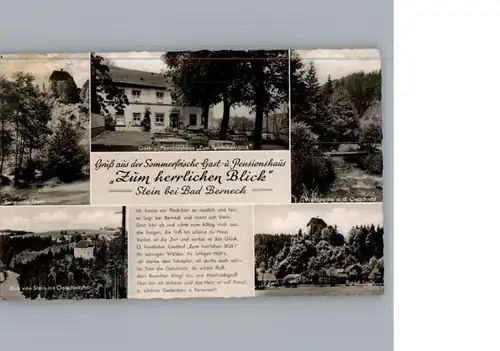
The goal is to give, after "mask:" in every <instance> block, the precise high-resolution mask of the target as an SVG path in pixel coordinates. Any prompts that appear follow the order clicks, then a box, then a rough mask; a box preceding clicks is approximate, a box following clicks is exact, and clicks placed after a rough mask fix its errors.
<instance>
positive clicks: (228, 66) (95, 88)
mask: <svg viewBox="0 0 500 351" xmlns="http://www.w3.org/2000/svg"><path fill="white" fill-rule="evenodd" d="M91 57H92V79H91V102H92V103H91V110H92V117H91V118H92V132H91V133H92V142H91V144H92V146H91V147H92V153H91V165H92V166H91V173H92V186H91V187H92V203H93V204H99V205H113V204H122V203H125V204H145V205H148V204H149V205H161V204H165V203H175V204H196V203H255V202H263V203H269V202H276V201H289V199H290V196H291V195H290V189H291V186H290V151H289V136H290V130H289V121H290V109H289V103H290V99H289V91H290V81H289V73H290V71H289V69H290V62H289V50H267V51H266V50H254V51H251V50H246V51H235V50H220V51H208V50H202V51H181V52H156V53H154V52H129V53H107V54H104V53H92V54H91ZM193 151H195V152H193Z"/></svg>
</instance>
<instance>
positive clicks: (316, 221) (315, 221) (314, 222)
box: [307, 217, 326, 227]
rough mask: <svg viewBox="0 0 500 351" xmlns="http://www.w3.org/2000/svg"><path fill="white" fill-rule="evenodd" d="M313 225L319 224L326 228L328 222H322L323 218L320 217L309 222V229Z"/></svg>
mask: <svg viewBox="0 0 500 351" xmlns="http://www.w3.org/2000/svg"><path fill="white" fill-rule="evenodd" d="M313 224H319V225H323V226H326V222H325V221H324V220H322V219H321V218H319V217H313V218H311V219H310V220H309V223H307V226H308V227H309V226H310V225H313Z"/></svg>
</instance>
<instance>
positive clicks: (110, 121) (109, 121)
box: [104, 115, 116, 132]
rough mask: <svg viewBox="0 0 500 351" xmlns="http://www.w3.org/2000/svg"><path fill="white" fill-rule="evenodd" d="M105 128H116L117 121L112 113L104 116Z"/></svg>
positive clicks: (110, 129) (109, 129)
mask: <svg viewBox="0 0 500 351" xmlns="http://www.w3.org/2000/svg"><path fill="white" fill-rule="evenodd" d="M104 129H105V130H107V131H110V132H113V131H115V130H116V122H115V119H114V118H113V116H111V115H106V116H104Z"/></svg>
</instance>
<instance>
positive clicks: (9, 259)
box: [0, 232, 127, 300]
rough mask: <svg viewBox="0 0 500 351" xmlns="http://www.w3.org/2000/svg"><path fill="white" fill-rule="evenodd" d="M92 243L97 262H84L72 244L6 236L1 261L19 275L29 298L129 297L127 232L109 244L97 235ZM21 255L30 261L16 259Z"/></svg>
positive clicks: (31, 237) (75, 239)
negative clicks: (74, 251) (74, 250)
mask: <svg viewBox="0 0 500 351" xmlns="http://www.w3.org/2000/svg"><path fill="white" fill-rule="evenodd" d="M77 239H78V238H76V237H73V243H74V242H76V241H77ZM92 241H93V244H94V259H92V260H82V259H80V258H75V257H74V256H73V246H72V245H70V244H63V245H56V244H54V242H53V240H52V239H51V237H41V236H36V235H35V236H28V237H12V238H10V237H6V241H5V242H4V245H3V246H4V254H3V255H2V256H0V258H1V261H2V263H3V264H4V265H5V266H6V267H10V268H9V269H11V270H13V271H14V272H16V273H18V274H19V278H18V280H19V286H20V288H21V291H22V293H23V295H24V296H25V297H27V298H29V299H36V298H43V299H48V300H53V299H92V298H96V299H97V298H126V295H127V279H126V274H127V234H126V232H124V233H120V232H117V233H116V234H115V235H114V236H113V238H112V239H111V240H109V241H108V240H106V239H104V238H101V237H99V236H98V235H96V236H93V237H92ZM21 255H26V258H25V259H23V260H19V259H15V258H16V257H20V256H21ZM33 287H38V288H36V289H34V288H33Z"/></svg>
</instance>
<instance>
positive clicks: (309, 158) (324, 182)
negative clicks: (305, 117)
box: [291, 122, 335, 202]
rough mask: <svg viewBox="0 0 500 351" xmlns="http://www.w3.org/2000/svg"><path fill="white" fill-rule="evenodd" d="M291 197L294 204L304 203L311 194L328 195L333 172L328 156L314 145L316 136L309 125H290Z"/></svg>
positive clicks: (300, 123)
mask: <svg viewBox="0 0 500 351" xmlns="http://www.w3.org/2000/svg"><path fill="white" fill-rule="evenodd" d="M291 129H292V130H291V132H292V140H293V143H292V150H291V157H292V195H293V197H294V202H299V201H302V200H303V201H305V202H309V201H306V200H307V199H309V197H310V195H311V193H315V192H318V193H319V194H323V193H328V191H329V189H330V186H331V184H333V182H334V181H335V171H334V169H333V164H332V162H331V160H330V159H329V158H328V156H325V155H323V153H322V151H321V150H320V149H319V148H318V146H317V145H316V143H317V141H318V135H316V134H314V133H313V132H312V131H311V128H310V127H309V125H307V124H305V123H303V122H299V123H296V122H294V123H292V126H291Z"/></svg>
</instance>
